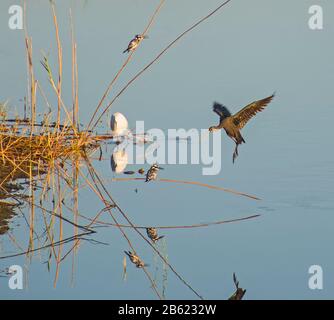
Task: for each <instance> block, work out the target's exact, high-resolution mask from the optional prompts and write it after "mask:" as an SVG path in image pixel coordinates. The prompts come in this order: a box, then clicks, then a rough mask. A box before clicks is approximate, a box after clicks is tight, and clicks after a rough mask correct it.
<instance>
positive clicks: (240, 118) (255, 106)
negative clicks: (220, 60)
mask: <svg viewBox="0 0 334 320" xmlns="http://www.w3.org/2000/svg"><path fill="white" fill-rule="evenodd" d="M274 96H275V93H274V94H272V95H271V96H270V97H267V98H264V99H262V100H258V101H254V102H252V103H250V104H248V105H247V106H246V107H244V108H243V109H241V110H240V111H239V112H237V113H236V114H234V115H232V114H231V112H230V111H229V110H228V109H227V108H226V107H225V106H223V105H221V104H220V103H218V102H214V104H213V111H214V112H215V113H217V114H218V115H219V117H220V120H219V124H218V125H217V126H212V127H210V128H209V131H210V132H213V131H216V130H220V129H224V130H225V132H226V134H227V135H228V136H229V137H230V138H231V139H232V140H233V141H234V142H235V144H236V146H235V150H234V153H233V163H234V161H235V159H236V158H237V156H238V146H239V144H242V143H246V141H245V140H244V138H243V137H242V135H241V133H240V130H241V129H242V128H243V127H244V126H245V125H246V124H247V122H248V121H249V120H250V119H251V118H253V117H254V116H255V115H256V114H257V113H258V112H261V111H263V109H264V108H265V107H266V106H267V105H268V104H269V103H270V102H271V100H272V99H273V98H274Z"/></svg>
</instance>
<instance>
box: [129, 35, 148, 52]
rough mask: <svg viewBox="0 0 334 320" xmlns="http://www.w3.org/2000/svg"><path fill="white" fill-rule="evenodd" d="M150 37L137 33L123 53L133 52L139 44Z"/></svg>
mask: <svg viewBox="0 0 334 320" xmlns="http://www.w3.org/2000/svg"><path fill="white" fill-rule="evenodd" d="M147 38H148V37H147V36H145V35H142V34H136V35H135V37H134V38H133V39H132V40H131V41H130V42H129V44H128V47H127V48H126V49H125V50H124V51H123V53H126V52H131V51H133V50H135V49H136V48H137V47H138V46H139V44H140V43H141V42H142V41H143V40H144V39H147Z"/></svg>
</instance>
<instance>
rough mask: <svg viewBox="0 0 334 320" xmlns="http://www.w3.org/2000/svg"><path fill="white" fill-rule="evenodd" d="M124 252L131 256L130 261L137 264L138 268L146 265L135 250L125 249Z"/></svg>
mask: <svg viewBox="0 0 334 320" xmlns="http://www.w3.org/2000/svg"><path fill="white" fill-rule="evenodd" d="M124 253H125V254H126V255H127V256H128V257H129V259H130V261H131V262H132V263H133V264H135V265H136V267H137V268H143V267H145V263H144V262H143V261H142V260H141V259H140V258H139V257H138V256H137V255H136V254H135V253H133V252H131V251H124Z"/></svg>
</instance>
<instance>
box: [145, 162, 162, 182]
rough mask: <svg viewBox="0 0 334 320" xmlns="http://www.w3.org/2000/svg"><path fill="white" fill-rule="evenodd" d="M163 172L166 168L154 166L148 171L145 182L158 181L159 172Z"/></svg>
mask: <svg viewBox="0 0 334 320" xmlns="http://www.w3.org/2000/svg"><path fill="white" fill-rule="evenodd" d="M160 169H161V170H163V169H164V168H161V167H159V165H158V164H157V163H155V164H153V165H152V166H151V168H150V169H148V171H147V173H146V180H145V182H149V181H153V180H156V179H157V176H158V171H159V170H160Z"/></svg>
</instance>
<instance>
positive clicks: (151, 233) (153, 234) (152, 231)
mask: <svg viewBox="0 0 334 320" xmlns="http://www.w3.org/2000/svg"><path fill="white" fill-rule="evenodd" d="M146 233H147V236H148V237H149V238H150V239H151V240H152V242H153V243H156V242H157V241H159V240H160V239H162V238H163V237H164V236H160V237H159V236H158V231H157V229H156V228H152V227H150V228H146Z"/></svg>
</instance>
